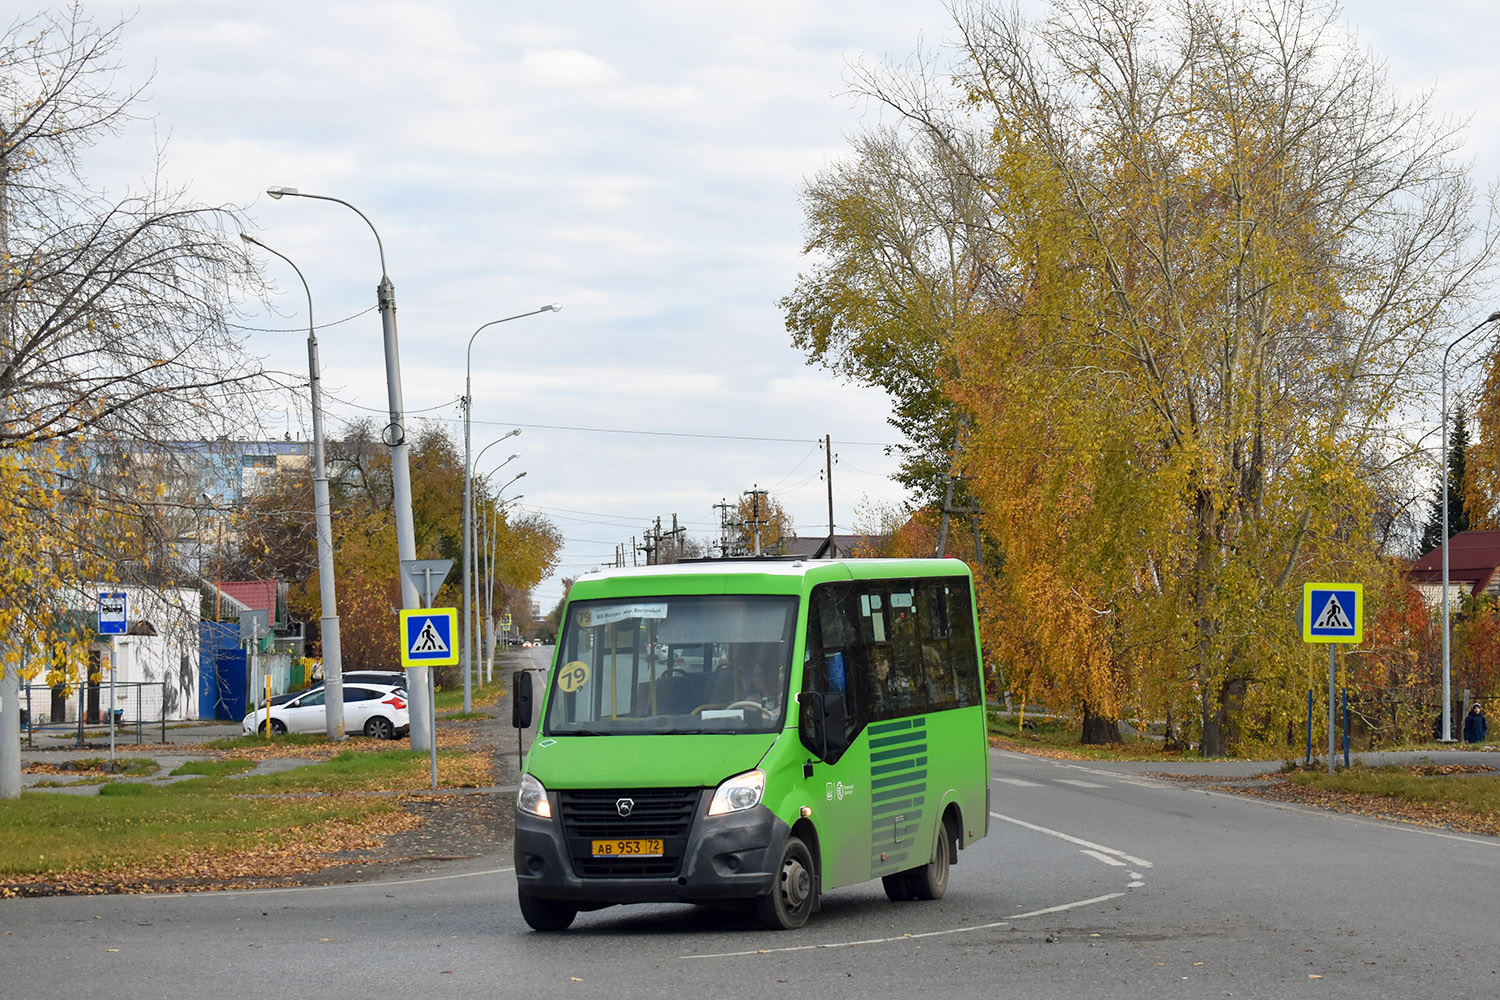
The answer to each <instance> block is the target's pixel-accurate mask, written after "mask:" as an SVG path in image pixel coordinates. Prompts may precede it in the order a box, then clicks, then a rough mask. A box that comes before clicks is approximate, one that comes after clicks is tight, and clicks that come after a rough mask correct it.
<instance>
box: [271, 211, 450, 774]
mask: <svg viewBox="0 0 1500 1000" xmlns="http://www.w3.org/2000/svg"><path fill="white" fill-rule="evenodd" d="M266 194H268V195H270V196H271V197H272V198H282V197H297V198H313V199H316V200H318V201H331V202H335V203H336V204H339V205H343V206H344V207H345V208H347V209H349V210H350V211H352V212H353V213H354V214H355V215H357V216H359V217H360V218H361V219H363V220H364V221H365V225H367V226H369V227H370V232H371V233H373V234H374V236H375V248H376V250H377V251H378V252H379V253H380V284H378V285H376V286H375V301H376V302H377V303H378V305H379V306H380V327H381V332H382V334H383V336H384V340H385V381H386V395H387V398H388V400H389V407H390V423H388V424H387V425H386V426H385V429H384V431H382V434H381V436H382V438H383V439H384V441H385V444H386V446H387V447H388V448H390V450H391V492H392V501H393V506H394V508H395V514H396V557H397V558H398V559H399V560H400V561H401V562H406V561H408V560H411V559H415V558H416V557H417V541H416V530H415V528H414V527H413V524H412V514H411V464H410V460H409V458H408V456H407V445H406V414H405V405H404V404H403V403H402V400H401V357H400V353H399V351H398V350H397V345H396V286H395V285H393V284H392V283H391V279H390V275H388V274H387V273H386V269H385V245H384V244H383V243H381V241H380V231H379V230H377V229H376V228H375V224H374V223H373V222H371V221H370V218H369V216H367V215H365V213H363V212H361V211H360V210H359V209H358V208H355V207H354V206H353V205H351V204H350V203H349V202H347V201H345V200H344V199H342V198H334V197H331V196H329V195H324V194H307V193H305V192H302V191H298V190H297V189H296V188H294V187H272V188H267V189H266ZM400 577H401V606H402V607H403V608H418V607H421V603H422V602H421V597H420V596H419V595H418V594H417V585H416V584H415V583H414V582H413V581H412V580H411V579H409V578H408V577H407V575H406V574H405V573H404V572H403V573H401V574H400ZM431 681H432V672H431V671H430V670H422V669H419V670H408V671H407V672H406V688H407V691H408V692H409V693H410V695H411V748H412V749H413V750H435V744H434V742H433V734H432V724H431V722H430V720H431V718H432V714H431V707H432V694H433V690H432V684H431Z"/></svg>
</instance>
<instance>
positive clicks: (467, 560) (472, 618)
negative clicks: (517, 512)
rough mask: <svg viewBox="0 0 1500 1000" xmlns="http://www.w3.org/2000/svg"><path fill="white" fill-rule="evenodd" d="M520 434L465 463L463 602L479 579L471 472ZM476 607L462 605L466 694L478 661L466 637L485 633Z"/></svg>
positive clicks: (506, 436)
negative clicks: (472, 576)
mask: <svg viewBox="0 0 1500 1000" xmlns="http://www.w3.org/2000/svg"><path fill="white" fill-rule="evenodd" d="M519 433H521V429H520V428H519V427H517V428H516V429H515V430H512V431H507V432H506V433H504V434H502V435H500V437H498V438H496V439H495V440H493V441H491V442H490V443H489V444H487V445H485V446H484V447H483V448H481V449H479V454H478V455H475V456H474V460H473V461H472V462H468V461H465V462H464V514H465V518H464V570H465V575H464V596H465V600H466V601H467V598H468V595H470V594H471V593H474V592H475V591H476V590H478V579H477V578H478V575H479V553H478V552H477V551H475V549H477V547H478V546H477V543H476V541H475V536H476V535H477V533H478V528H477V525H475V524H474V523H473V522H474V516H473V509H474V499H473V497H474V491H473V485H472V480H471V477H472V473H473V469H474V467H475V466H476V465H478V464H479V460H480V459H481V458H483V457H484V453H485V452H487V451H489V450H490V449H491V448H493V447H495V445H497V444H499V443H500V442H501V441H506V440H509V439H510V438H513V437H515V436H516V435H517V434H519ZM467 451H468V448H467V440H466V442H465V452H466V453H467ZM520 457H521V456H520V455H519V454H512V455H511V456H510V457H509V458H507V459H506V460H505V461H503V462H501V463H500V464H499V465H497V466H495V468H494V469H491V470H490V472H489V475H494V473H495V471H496V470H499V469H503V468H505V467H506V466H507V465H509V464H510V463H511V462H513V461H515V460H516V459H517V458H520ZM471 568H472V572H473V574H474V581H475V586H473V587H471V586H469V583H468V581H469V579H470V576H469V572H470V571H471ZM475 604H476V607H475V608H474V610H473V613H472V614H471V613H470V611H469V606H468V604H467V603H465V605H464V635H465V639H464V647H463V649H464V657H465V661H464V663H465V666H464V677H465V683H466V687H465V691H466V692H467V690H468V688H467V678H468V677H469V676H470V664H477V662H478V661H477V659H471V658H470V656H471V649H472V648H473V646H474V645H475V644H473V643H470V642H469V641H468V636H469V635H471V634H472V635H475V636H477V637H480V639H481V640H482V637H483V634H484V633H483V630H482V629H481V628H480V627H479V608H478V607H477V605H478V602H477V601H476V602H475ZM486 605H488V600H486ZM470 625H472V626H473V632H472V633H471V632H470V631H469V628H470ZM489 679H490V678H489V675H488V674H486V675H485V680H486V681H488V680H489Z"/></svg>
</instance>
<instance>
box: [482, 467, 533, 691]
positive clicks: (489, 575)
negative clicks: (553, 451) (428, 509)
mask: <svg viewBox="0 0 1500 1000" xmlns="http://www.w3.org/2000/svg"><path fill="white" fill-rule="evenodd" d="M485 450H488V447H486V449H485ZM483 456H484V452H483V451H481V452H480V453H479V458H482V457H483ZM515 457H516V456H515V455H512V456H510V458H507V459H506V460H505V461H503V462H501V463H500V464H499V465H497V466H495V467H494V468H493V469H491V470H490V471H489V472H487V473H485V474H484V475H483V476H481V477H480V478H481V479H484V480H486V481H487V480H488V479H489V477H490V476H493V475H494V474H495V473H497V472H499V471H500V470H501V469H503V468H505V467H506V466H507V465H509V464H510V462H511V460H512V459H514V458H515ZM479 458H476V459H475V460H474V461H475V464H476V465H477V464H478V462H479ZM525 476H526V473H524V472H518V473H516V474H515V475H514V476H512V477H511V478H510V479H508V480H506V482H505V485H504V486H501V487H500V489H498V490H496V491H495V494H494V496H493V497H491V498H490V502H489V504H488V513H489V514H490V515H491V516H490V517H489V518H487V519H486V529H487V531H486V535H485V545H484V549H483V551H484V556H485V563H484V567H485V569H484V579H485V591H484V609H485V617H484V622H485V626H486V628H485V630H484V631H485V632H486V633H487V634H488V635H489V641H488V642H487V643H486V644H485V647H484V671H485V672H484V677H485V680H486V681H488V680H490V679H491V677H492V676H493V666H492V661H493V658H494V652H493V650H494V640H495V636H494V632H495V623H494V617H493V597H494V590H495V585H494V572H495V566H494V563H495V553H494V524H493V514H494V507H495V504H496V503H497V502H498V501H499V499H500V493H501V491H503V490H504V489H505V488H506V486H510V485H511V484H512V483H514V482H516V480H518V479H523V478H525ZM511 499H512V500H514V499H515V497H512V498H511ZM478 561H479V558H478V554H477V553H476V555H475V570H476V572H477V571H478ZM475 617H476V618H477V617H478V609H477V608H476V609H475ZM482 634H483V633H482Z"/></svg>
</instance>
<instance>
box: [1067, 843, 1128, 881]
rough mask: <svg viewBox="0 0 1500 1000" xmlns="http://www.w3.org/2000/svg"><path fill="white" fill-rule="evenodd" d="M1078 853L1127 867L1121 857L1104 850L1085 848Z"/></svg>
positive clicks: (1106, 862)
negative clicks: (1112, 855)
mask: <svg viewBox="0 0 1500 1000" xmlns="http://www.w3.org/2000/svg"><path fill="white" fill-rule="evenodd" d="M1078 853H1079V854H1087V855H1088V856H1089V857H1091V858H1093V859H1094V860H1096V861H1103V862H1104V863H1105V864H1107V865H1114V866H1115V867H1116V868H1124V867H1125V862H1123V861H1121V860H1120V859H1119V858H1112V857H1110V856H1109V855H1108V854H1105V853H1103V852H1102V851H1087V850H1084V851H1079V852H1078ZM1137 877H1138V876H1137Z"/></svg>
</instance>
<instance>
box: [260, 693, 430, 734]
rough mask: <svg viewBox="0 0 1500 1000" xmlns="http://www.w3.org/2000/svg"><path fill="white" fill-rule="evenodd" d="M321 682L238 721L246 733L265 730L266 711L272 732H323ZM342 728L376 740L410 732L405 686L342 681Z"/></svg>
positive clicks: (325, 717)
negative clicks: (343, 682)
mask: <svg viewBox="0 0 1500 1000" xmlns="http://www.w3.org/2000/svg"><path fill="white" fill-rule="evenodd" d="M324 695H325V692H324V689H323V685H321V684H319V685H317V686H316V687H313V688H309V689H308V690H306V691H302V692H299V693H297V694H296V695H293V696H292V698H291V699H290V700H288V701H285V702H282V703H281V704H274V702H275V699H274V698H273V699H272V702H273V704H272V705H271V706H270V707H269V708H267V707H265V706H261V707H260V708H257V709H256V710H255V711H253V712H251V713H250V714H249V715H247V716H245V718H244V721H243V722H241V723H240V726H241V728H242V729H243V730H244V732H245V733H246V734H247V735H248V734H251V733H257V732H264V731H265V728H266V717H267V715H268V714H269V716H270V722H271V732H272V734H275V735H279V734H281V733H322V732H327V730H328V706H327V704H326V703H325V701H324ZM344 731H345V732H350V733H364V734H365V735H366V736H370V737H373V738H375V739H382V740H389V739H397V738H399V737H402V736H405V735H406V734H407V733H409V732H411V715H410V713H409V712H408V710H407V696H406V688H404V687H400V686H397V685H394V684H368V683H352V682H348V681H347V678H346V683H345V684H344Z"/></svg>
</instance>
